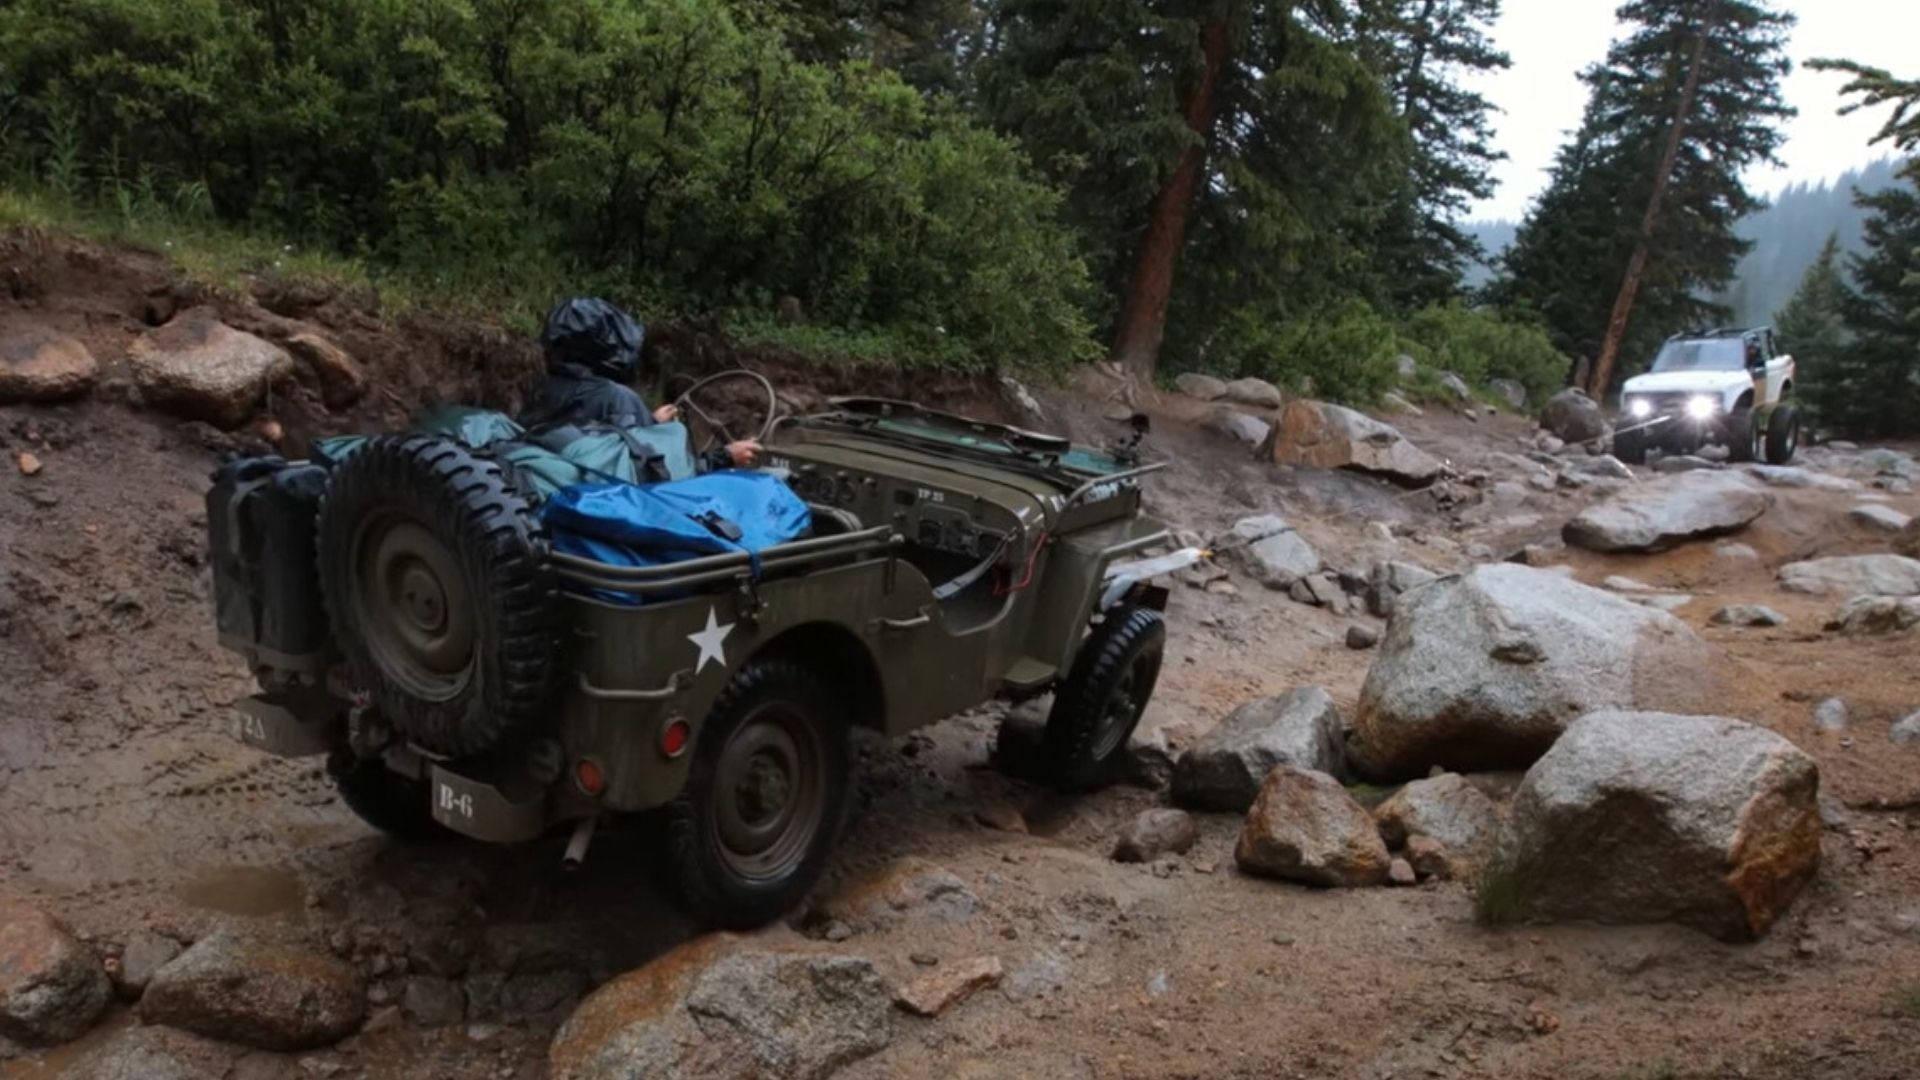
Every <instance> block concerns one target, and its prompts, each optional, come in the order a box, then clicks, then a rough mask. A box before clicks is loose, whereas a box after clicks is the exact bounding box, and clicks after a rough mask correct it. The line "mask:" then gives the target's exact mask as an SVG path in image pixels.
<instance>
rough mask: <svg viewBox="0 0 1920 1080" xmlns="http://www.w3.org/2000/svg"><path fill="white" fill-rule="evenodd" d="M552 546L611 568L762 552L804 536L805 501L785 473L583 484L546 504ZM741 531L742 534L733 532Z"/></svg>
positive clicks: (807, 521)
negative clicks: (801, 499) (643, 482)
mask: <svg viewBox="0 0 1920 1080" xmlns="http://www.w3.org/2000/svg"><path fill="white" fill-rule="evenodd" d="M540 520H541V522H542V523H543V524H545V525H546V527H547V531H548V533H549V534H550V536H551V538H552V543H553V549H554V550H555V551H558V552H561V553H564V554H567V555H577V556H579V557H581V558H585V559H592V560H594V561H595V562H603V563H607V564H608V565H610V566H656V565H659V564H660V563H668V562H677V561H679V560H682V559H693V558H698V557H700V556H702V555H718V554H723V553H725V552H730V551H741V552H746V553H747V554H749V555H757V554H759V553H760V552H761V551H762V550H764V549H766V548H769V547H772V546H774V545H775V544H783V543H786V542H787V541H789V540H793V539H797V538H799V537H800V536H802V535H804V534H805V533H806V531H807V529H808V528H810V527H811V526H812V524H813V519H812V514H811V513H810V512H809V511H808V510H807V504H806V503H804V502H802V501H800V497H799V496H797V495H795V494H794V493H793V489H791V488H789V487H787V485H786V482H785V481H783V480H781V479H780V478H779V477H776V476H772V475H770V474H767V473H758V472H736V471H722V472H714V473H707V474H706V475H704V476H695V477H692V478H690V479H686V480H674V481H670V482H668V483H664V484H580V485H576V486H574V487H569V488H564V489H562V490H561V491H559V492H557V493H555V494H554V496H553V497H552V498H550V499H548V500H547V501H546V503H545V505H543V506H542V507H541V508H540ZM736 530H737V537H738V538H737V539H734V538H730V536H731V534H733V533H734V532H735V531H736Z"/></svg>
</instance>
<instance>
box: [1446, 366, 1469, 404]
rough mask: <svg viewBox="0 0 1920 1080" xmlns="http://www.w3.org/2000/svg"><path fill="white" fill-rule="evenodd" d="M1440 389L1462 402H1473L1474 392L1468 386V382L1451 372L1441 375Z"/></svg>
mask: <svg viewBox="0 0 1920 1080" xmlns="http://www.w3.org/2000/svg"><path fill="white" fill-rule="evenodd" d="M1440 387H1441V389H1443V390H1445V391H1446V392H1447V393H1449V394H1452V395H1453V396H1454V397H1455V398H1458V399H1459V400H1461V401H1471V400H1473V390H1472V388H1470V387H1468V386H1467V380H1465V379H1463V378H1461V377H1460V376H1458V375H1456V374H1454V373H1453V372H1451V371H1443V372H1441V373H1440Z"/></svg>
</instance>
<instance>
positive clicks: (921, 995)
mask: <svg viewBox="0 0 1920 1080" xmlns="http://www.w3.org/2000/svg"><path fill="white" fill-rule="evenodd" d="M1002 974H1003V973H1002V971H1001V967H1000V958H999V957H997V956H975V957H971V958H969V959H966V960H958V961H955V962H954V963H951V964H947V965H945V966H943V967H941V968H940V969H939V970H937V971H933V972H929V973H928V974H925V975H922V976H921V977H919V978H918V979H915V980H914V981H913V982H911V983H908V984H907V985H906V986H903V987H901V988H900V989H899V990H898V991H897V992H896V993H895V994H894V999H893V1000H894V1004H896V1005H898V1006H900V1007H901V1008H902V1009H905V1010H906V1011H907V1012H910V1013H912V1014H914V1015H915V1016H939V1015H940V1014H941V1013H943V1012H946V1011H947V1010H948V1009H950V1008H952V1007H953V1006H955V1005H958V1004H959V1003H960V1002H962V1001H965V1000H966V999H967V998H968V997H971V996H972V995H973V994H974V992H976V991H978V990H983V989H985V988H987V987H989V986H994V985H997V984H998V983H999V982H1000V979H1001V976H1002Z"/></svg>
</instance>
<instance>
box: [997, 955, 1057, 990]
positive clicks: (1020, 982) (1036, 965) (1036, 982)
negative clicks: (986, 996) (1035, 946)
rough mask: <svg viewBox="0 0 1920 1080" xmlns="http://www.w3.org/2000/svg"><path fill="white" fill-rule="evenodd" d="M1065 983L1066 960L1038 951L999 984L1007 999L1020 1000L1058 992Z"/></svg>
mask: <svg viewBox="0 0 1920 1080" xmlns="http://www.w3.org/2000/svg"><path fill="white" fill-rule="evenodd" d="M1066 985H1067V962H1066V961H1065V960H1064V959H1062V958H1061V957H1059V956H1056V955H1054V954H1053V953H1039V954H1037V955H1035V956H1034V958H1033V959H1032V960H1030V961H1028V962H1027V963H1025V964H1023V965H1021V966H1020V967H1017V968H1014V969H1013V972H1012V973H1011V974H1009V975H1008V976H1007V977H1006V980H1005V981H1004V982H1003V983H1001V985H1000V993H1001V994H1003V995H1004V996H1005V997H1006V999H1007V1000H1008V1001H1012V1002H1021V1001H1027V1000H1029V999H1032V998H1044V997H1048V996H1050V995H1053V994H1057V993H1059V992H1060V991H1061V990H1062V989H1064V988H1065V987H1066Z"/></svg>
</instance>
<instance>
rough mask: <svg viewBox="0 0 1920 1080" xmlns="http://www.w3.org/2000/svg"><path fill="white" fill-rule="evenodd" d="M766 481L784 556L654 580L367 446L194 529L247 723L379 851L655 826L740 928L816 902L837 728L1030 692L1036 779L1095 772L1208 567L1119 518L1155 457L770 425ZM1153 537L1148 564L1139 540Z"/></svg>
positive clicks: (271, 484) (875, 402)
mask: <svg viewBox="0 0 1920 1080" xmlns="http://www.w3.org/2000/svg"><path fill="white" fill-rule="evenodd" d="M764 465H765V468H766V469H768V470H770V471H772V472H774V473H775V474H776V475H782V476H784V477H785V478H786V480H787V483H788V485H789V487H790V488H791V489H792V491H793V492H794V493H796V494H797V495H798V496H799V497H800V498H801V499H803V500H805V502H806V503H807V505H808V507H809V509H810V511H811V514H810V518H811V525H810V528H809V529H808V530H807V532H806V533H805V534H804V535H802V536H801V537H799V538H798V539H794V540H791V541H789V542H786V543H781V544H777V545H775V546H772V547H768V548H765V549H764V550H761V551H759V552H757V553H753V554H745V553H738V552H729V553H725V554H719V555H707V556H702V557H696V558H690V559H684V560H682V561H677V562H668V563H663V564H659V565H649V566H616V565H611V564H608V563H604V562H599V561H596V560H593V559H587V558H582V557H578V556H574V555H567V554H562V553H560V552H558V551H555V550H553V548H552V546H551V545H549V544H548V542H547V540H546V537H545V535H544V534H543V531H542V528H541V526H540V524H539V516H538V514H537V513H535V512H533V509H532V502H533V499H534V496H532V495H530V493H528V492H526V491H525V490H524V489H523V485H521V484H519V483H517V482H516V480H515V477H514V475H513V472H512V470H511V469H510V468H503V465H502V463H501V461H499V460H497V458H496V457H495V456H494V455H492V454H490V453H489V452H488V450H487V449H486V448H484V447H483V448H480V449H475V448H473V447H470V446H468V445H464V444H462V443H461V442H459V441H457V440H454V439H449V438H444V437H436V436H418V435H415V436H386V437H379V438H375V439H372V440H369V441H367V442H366V443H365V444H364V445H363V446H362V447H360V449H359V450H358V451H357V452H355V453H353V454H352V455H351V456H348V457H346V458H344V459H342V460H340V461H338V462H335V463H333V464H331V465H320V464H313V463H300V462H296V463H288V462H284V461H280V460H279V459H275V458H266V459H249V460H245V461H240V462H232V463H229V464H228V465H227V466H225V467H223V468H222V470H221V471H220V472H219V473H217V474H216V476H215V484H214V488H213V490H212V491H211V492H210V493H209V495H208V504H209V513H208V527H209V532H210V540H211V546H212V548H213V556H214V558H213V562H214V567H215V600H216V606H217V608H218V615H219V622H220V630H221V635H220V636H221V642H222V644H224V645H225V646H227V647H228V648H230V649H232V650H234V651H236V652H238V653H240V654H241V655H242V656H244V657H245V658H246V659H247V661H248V663H249V664H250V665H251V667H252V668H253V670H254V672H255V674H256V675H257V676H258V679H259V683H260V692H259V693H257V694H255V695H253V696H251V697H248V698H246V699H245V700H243V701H242V702H241V703H240V706H239V719H238V735H239V737H240V738H242V739H243V740H245V741H246V742H248V743H250V744H252V745H254V746H257V747H259V748H261V749H263V750H266V751H268V752H271V753H276V754H282V755H288V756H293V755H307V754H312V755H326V757H327V768H328V772H329V774H330V775H331V776H332V778H333V780H334V782H335V783H336V785H337V787H338V789H339V791H340V793H341V795H342V797H343V799H344V801H345V802H346V803H347V805H349V806H350V807H352V808H353V809H354V810H355V811H356V812H357V813H358V814H359V815H360V816H362V817H363V818H365V819H366V820H367V821H369V822H371V823H372V824H374V825H375V826H378V827H379V828H381V829H383V830H386V831H387V832H389V833H392V834H395V835H397V836H401V837H404V838H425V837H429V836H431V835H433V834H444V833H446V832H447V831H451V832H454V833H460V834H464V835H467V836H471V837H477V838H479V839H482V840H491V841H497V842H513V841H523V840H528V839H531V838H534V837H537V836H540V835H542V834H543V833H546V832H548V831H549V830H552V829H554V828H555V827H556V826H559V825H562V824H566V825H568V826H569V827H570V828H571V829H572V836H571V840H570V842H569V844H568V858H569V859H570V860H572V861H573V862H575V863H577V862H578V860H579V859H580V858H582V857H584V855H585V852H586V849H587V846H588V843H589V841H590V839H591V837H592V835H593V830H594V824H595V822H597V821H599V820H602V819H603V818H605V817H606V816H608V815H615V814H632V813H637V812H641V811H653V812H655V813H654V814H653V815H652V817H653V818H654V819H655V820H657V821H658V822H659V823H660V825H661V826H662V827H663V828H664V830H665V843H664V844H663V845H661V846H662V848H663V850H664V853H665V858H666V860H667V861H668V863H669V864H670V865H669V866H668V868H667V869H668V871H669V873H668V876H669V877H670V878H671V880H672V881H673V883H674V884H675V886H676V891H677V892H678V895H679V897H680V899H681V900H682V901H683V902H684V904H685V906H686V907H687V908H688V909H689V910H690V911H691V912H693V913H694V914H695V915H696V916H697V917H700V918H702V919H704V920H706V921H708V922H711V923H714V924H717V925H722V926H729V927H748V926H753V925H758V924H760V923H764V922H766V921H768V920H770V919H772V918H774V917H776V916H778V915H780V914H781V913H782V912H784V911H786V910H788V909H789V908H791V907H792V906H794V905H795V904H796V903H798V902H799V900H800V899H801V898H802V897H803V896H804V895H805V893H806V891H807V890H808V889H809V888H810V887H811V886H812V885H813V883H814V882H815V881H816V880H817V878H818V876H819V874H820V872H821V870H822V869H823V867H824V864H825V862H826V860H827V858H828V856H829V854H830V853H831V849H832V847H833V844H834V841H835V839H836V836H837V834H838V833H839V831H840V829H841V827H842V824H843V822H844V819H845V818H846V816H847V813H848V808H849V805H850V801H851V798H850V797H851V794H852V793H853V791H854V790H855V784H854V781H853V777H852V775H851V772H852V769H853V765H854V755H853V752H852V743H851V737H852V732H853V729H854V728H855V727H865V728H869V729H872V730H875V731H878V732H881V733H884V734H885V735H889V736H895V735H899V734H901V733H904V732H908V731H912V730H914V729H915V728H919V727H922V726H924V725H927V724H931V723H933V722H934V721H936V720H939V719H941V718H943V717H946V716H949V715H952V714H954V713H957V712H960V711H963V710H966V709H969V708H972V707H974V706H976V705H979V704H981V703H983V702H986V701H989V700H991V699H994V698H1008V699H1018V698H1024V697H1029V696H1033V695H1038V694H1041V693H1043V692H1047V691H1051V692H1053V694H1054V704H1053V707H1052V712H1051V714H1050V716H1049V719H1048V722H1047V727H1046V732H1045V736H1044V739H1043V741H1042V749H1041V752H1040V761H1039V762H1038V767H1039V775H1041V776H1042V777H1044V778H1045V779H1047V780H1048V781H1049V782H1051V783H1053V784H1055V785H1057V786H1060V787H1063V788H1068V789H1076V788H1086V787H1091V786H1095V785H1098V784H1100V783H1102V782H1103V781H1104V780H1105V779H1107V778H1108V777H1109V775H1110V774H1111V773H1112V772H1113V771H1114V769H1115V767H1116V766H1117V764H1118V761H1119V759H1120V758H1121V757H1122V756H1123V755H1124V753H1125V748H1126V743H1127V739H1128V736H1129V735H1130V734H1131V732H1132V730H1133V728H1134V725H1135V723H1136V722H1137V721H1138V719H1139V716H1140V714H1141V711H1142V710H1143V708H1144V707H1145V705H1146V703H1147V699H1148V697H1149V695H1151V694H1152V692H1153V687H1154V682H1155V679H1156V678H1157V676H1158V674H1159V669H1160V663H1161V655H1162V652H1163V648H1164V642H1165V633H1166V632H1165V628H1164V626H1163V624H1162V621H1161V612H1162V611H1163V610H1164V608H1165V604H1166V598H1167V594H1166V591H1165V589H1164V588H1161V587H1159V586H1157V585H1155V584H1154V583H1153V580H1152V579H1154V578H1155V577H1157V576H1159V575H1161V574H1165V573H1168V572H1170V571H1172V570H1175V569H1178V568H1180V567H1181V566H1185V565H1188V564H1189V563H1191V562H1192V561H1193V560H1194V559H1196V558H1198V557H1199V553H1198V552H1196V551H1193V550H1192V549H1183V550H1179V551H1173V550H1172V547H1173V545H1172V543H1171V542H1170V537H1169V533H1168V532H1167V530H1166V529H1164V528H1163V527H1161V526H1160V525H1158V524H1155V523H1153V522H1152V521H1150V520H1148V519H1146V518H1144V517H1143V516H1142V515H1141V508H1140V490H1139V486H1138V484H1139V478H1140V476H1141V474H1142V473H1144V472H1147V471H1150V470H1151V469H1153V468H1154V467H1155V466H1152V465H1146V466H1141V465H1138V464H1135V463H1134V462H1133V461H1132V460H1131V459H1130V458H1129V457H1127V456H1125V455H1122V456H1118V457H1116V456H1113V455H1109V454H1102V453H1096V452H1092V451H1089V450H1087V449H1084V448H1081V447H1077V446H1074V445H1072V444H1070V443H1068V442H1067V441H1066V440H1064V439H1059V438H1056V437H1053V436H1048V435H1041V434H1036V433H1033V432H1029V431H1024V430H1020V429H1017V428H1012V427H1007V426H1004V425H997V424H989V423H982V422H978V421H973V420H968V419H965V418H962V417H958V416H953V415H949V414H945V413H940V412H935V411H932V410H927V409H922V408H918V407H916V406H912V405H907V404H903V403H900V402H891V401H884V400H879V399H865V398H862V399H841V400H838V401H836V402H834V404H833V408H832V409H831V410H830V411H827V412H824V413H821V414H818V415H813V416H807V417H800V418H787V419H785V420H784V421H783V422H782V424H781V425H780V426H779V428H778V429H777V430H776V432H775V434H774V436H773V437H772V439H771V440H770V445H769V449H768V451H767V455H766V459H765V462H764ZM1163 549H1164V550H1163Z"/></svg>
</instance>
